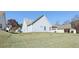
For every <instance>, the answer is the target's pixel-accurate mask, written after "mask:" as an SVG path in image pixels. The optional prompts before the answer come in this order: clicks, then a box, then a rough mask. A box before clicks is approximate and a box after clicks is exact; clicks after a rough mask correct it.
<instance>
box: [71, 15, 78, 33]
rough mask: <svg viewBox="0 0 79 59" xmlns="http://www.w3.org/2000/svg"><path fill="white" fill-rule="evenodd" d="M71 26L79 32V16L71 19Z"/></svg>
mask: <svg viewBox="0 0 79 59" xmlns="http://www.w3.org/2000/svg"><path fill="white" fill-rule="evenodd" d="M71 27H72V28H74V29H76V32H77V33H79V17H78V16H75V17H74V18H73V19H72V21H71Z"/></svg>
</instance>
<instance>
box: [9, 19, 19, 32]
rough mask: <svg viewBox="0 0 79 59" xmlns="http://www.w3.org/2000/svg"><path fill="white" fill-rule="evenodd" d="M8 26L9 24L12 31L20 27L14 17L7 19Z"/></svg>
mask: <svg viewBox="0 0 79 59" xmlns="http://www.w3.org/2000/svg"><path fill="white" fill-rule="evenodd" d="M8 26H11V28H10V30H12V31H15V30H16V29H18V28H19V27H20V26H19V24H18V22H17V21H16V20H15V19H9V20H8Z"/></svg>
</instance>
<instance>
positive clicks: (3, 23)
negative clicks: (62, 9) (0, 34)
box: [0, 11, 6, 29]
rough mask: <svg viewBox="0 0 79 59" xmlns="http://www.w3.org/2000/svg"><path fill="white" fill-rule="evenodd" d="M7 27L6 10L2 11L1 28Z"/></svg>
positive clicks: (0, 17) (0, 12)
mask: <svg viewBox="0 0 79 59" xmlns="http://www.w3.org/2000/svg"><path fill="white" fill-rule="evenodd" d="M5 28H6V17H5V12H3V11H0V29H5Z"/></svg>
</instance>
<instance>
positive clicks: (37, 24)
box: [21, 15, 51, 32]
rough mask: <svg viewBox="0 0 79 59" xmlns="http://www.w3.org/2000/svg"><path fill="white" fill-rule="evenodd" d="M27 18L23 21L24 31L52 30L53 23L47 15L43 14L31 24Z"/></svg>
mask: <svg viewBox="0 0 79 59" xmlns="http://www.w3.org/2000/svg"><path fill="white" fill-rule="evenodd" d="M27 20H28V19H27ZM27 20H24V22H23V26H22V30H21V31H22V32H50V26H51V24H50V23H49V22H48V18H47V17H46V16H44V15H42V16H40V17H39V18H37V19H36V20H35V21H33V22H30V23H29V24H27Z"/></svg>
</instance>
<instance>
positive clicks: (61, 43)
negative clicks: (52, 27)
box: [0, 31, 79, 48]
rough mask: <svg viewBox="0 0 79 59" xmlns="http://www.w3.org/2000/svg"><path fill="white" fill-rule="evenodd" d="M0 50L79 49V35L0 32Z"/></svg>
mask: <svg viewBox="0 0 79 59" xmlns="http://www.w3.org/2000/svg"><path fill="white" fill-rule="evenodd" d="M0 47H1V48H9V47H10V48H53V47H54V48H68V47H69V48H79V34H67V33H65V34H58V33H57V34H56V33H19V34H12V33H7V32H3V31H0Z"/></svg>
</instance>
